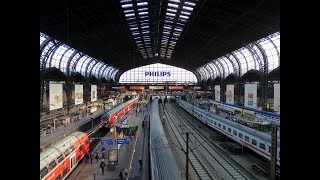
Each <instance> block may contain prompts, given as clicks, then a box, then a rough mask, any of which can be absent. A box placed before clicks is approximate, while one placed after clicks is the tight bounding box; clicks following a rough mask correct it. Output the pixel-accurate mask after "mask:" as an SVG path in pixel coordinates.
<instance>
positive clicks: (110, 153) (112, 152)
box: [108, 149, 118, 162]
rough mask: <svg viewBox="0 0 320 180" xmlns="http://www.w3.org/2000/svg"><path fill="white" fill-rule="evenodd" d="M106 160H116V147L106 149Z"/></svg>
mask: <svg viewBox="0 0 320 180" xmlns="http://www.w3.org/2000/svg"><path fill="white" fill-rule="evenodd" d="M108 162H118V149H109V150H108Z"/></svg>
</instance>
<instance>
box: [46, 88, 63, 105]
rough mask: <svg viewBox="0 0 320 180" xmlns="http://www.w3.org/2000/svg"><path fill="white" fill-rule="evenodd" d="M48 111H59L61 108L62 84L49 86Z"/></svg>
mask: <svg viewBox="0 0 320 180" xmlns="http://www.w3.org/2000/svg"><path fill="white" fill-rule="evenodd" d="M49 103H50V105H49V110H50V111H51V110H55V109H60V108H62V106H63V100H62V84H61V83H52V82H50V84H49Z"/></svg>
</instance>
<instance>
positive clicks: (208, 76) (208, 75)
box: [203, 65, 211, 80]
mask: <svg viewBox="0 0 320 180" xmlns="http://www.w3.org/2000/svg"><path fill="white" fill-rule="evenodd" d="M203 68H204V69H205V70H206V71H207V72H208V73H209V74H207V79H206V80H208V79H209V78H211V75H210V74H211V73H210V70H209V69H207V68H206V65H204V66H203Z"/></svg>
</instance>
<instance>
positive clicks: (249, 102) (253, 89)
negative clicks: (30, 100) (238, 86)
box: [244, 84, 257, 109]
mask: <svg viewBox="0 0 320 180" xmlns="http://www.w3.org/2000/svg"><path fill="white" fill-rule="evenodd" d="M244 107H250V108H255V109H257V84H245V85H244Z"/></svg>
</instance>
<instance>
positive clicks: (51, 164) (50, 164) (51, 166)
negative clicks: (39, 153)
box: [49, 160, 57, 170]
mask: <svg viewBox="0 0 320 180" xmlns="http://www.w3.org/2000/svg"><path fill="white" fill-rule="evenodd" d="M56 165H57V163H56V161H55V160H52V161H51V162H50V163H49V168H50V169H51V170H52V169H53V168H54V167H56Z"/></svg>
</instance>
